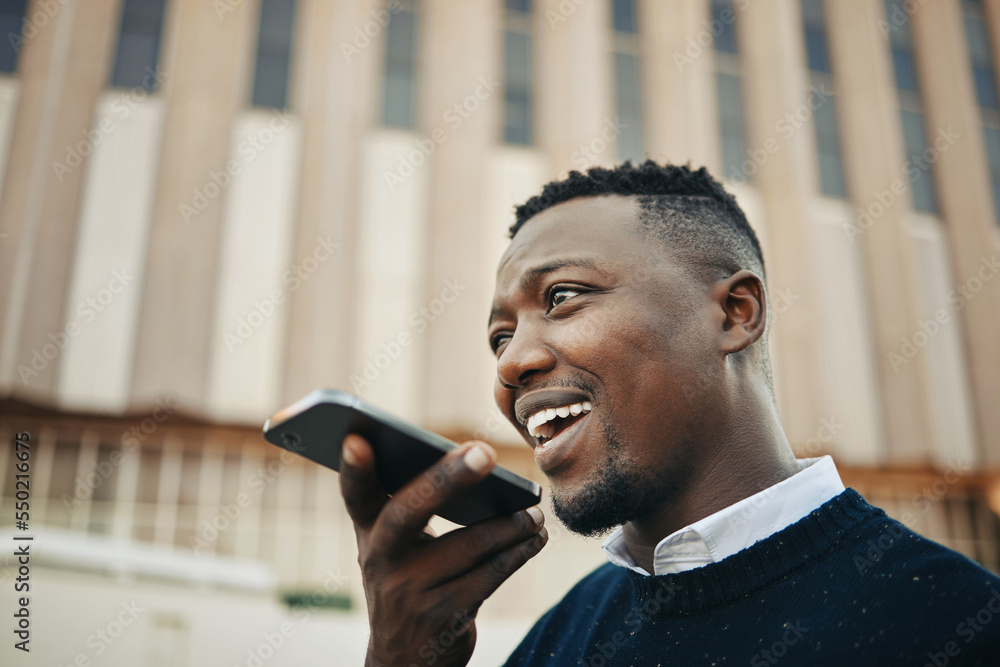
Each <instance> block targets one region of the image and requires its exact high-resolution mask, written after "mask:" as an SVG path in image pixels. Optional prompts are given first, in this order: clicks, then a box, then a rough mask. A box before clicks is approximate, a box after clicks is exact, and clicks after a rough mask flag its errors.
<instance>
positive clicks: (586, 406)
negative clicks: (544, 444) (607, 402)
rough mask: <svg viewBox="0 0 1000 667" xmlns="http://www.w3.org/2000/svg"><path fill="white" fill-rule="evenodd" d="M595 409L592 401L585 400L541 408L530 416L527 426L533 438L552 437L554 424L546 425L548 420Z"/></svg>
mask: <svg viewBox="0 0 1000 667" xmlns="http://www.w3.org/2000/svg"><path fill="white" fill-rule="evenodd" d="M593 409H594V406H593V404H591V402H590V401H584V402H583V403H574V404H573V405H564V406H562V407H558V408H546V409H545V410H539V411H538V412H536V413H535V414H533V415H531V416H530V417H528V421H527V423H526V424H525V426H526V427H527V428H528V433H529V434H531V436H532V437H533V438H546V439H547V438H551V437H552V430H553V428H554V427H553V425H552V424H549V425H548V426H546V423H547V422H550V421H552V420H553V419H555V418H556V417H562V418H564V419H565V418H566V417H569V416H570V415H573V416H574V417H575V416H576V415H579V414H581V413H584V412H590V411H591V410H593Z"/></svg>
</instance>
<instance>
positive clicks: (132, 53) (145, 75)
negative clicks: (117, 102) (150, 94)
mask: <svg viewBox="0 0 1000 667" xmlns="http://www.w3.org/2000/svg"><path fill="white" fill-rule="evenodd" d="M166 4H167V2H166V0H125V3H124V6H123V8H122V24H121V32H120V34H119V36H118V50H117V53H116V54H115V64H114V69H113V73H112V76H111V85H113V86H119V87H122V88H144V89H145V90H149V91H152V90H156V85H157V82H158V80H159V77H158V76H157V75H156V67H157V65H158V64H159V58H160V37H161V33H162V31H163V15H164V11H165V10H166Z"/></svg>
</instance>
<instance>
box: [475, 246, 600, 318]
mask: <svg viewBox="0 0 1000 667" xmlns="http://www.w3.org/2000/svg"><path fill="white" fill-rule="evenodd" d="M567 266H579V267H582V268H585V269H590V270H591V271H596V272H597V273H600V274H601V275H603V276H607V275H608V272H607V271H605V270H604V269H602V268H601V267H600V265H598V263H597V262H595V261H594V260H593V259H591V258H589V257H568V258H566V259H557V260H554V261H551V262H549V263H547V264H540V265H539V266H535V267H532V268H530V269H528V270H527V271H525V272H524V273H522V274H521V278H520V280H518V281H517V282H518V290H520V291H522V292H523V291H525V290H527V289H528V288H529V287H531V285H533V284H534V283H536V282H538V280H539V279H541V278H542V277H543V276H545V275H546V274H548V273H552V272H553V271H558V270H559V269H562V268H565V267H567ZM503 310H504V309H503V308H501V307H499V306H497V307H495V308H493V310H491V311H490V319H489V321H487V323H486V326H487V327H488V326H490V325H491V324H493V320H494V319H496V316H497V315H500V314H501V313H502V312H503Z"/></svg>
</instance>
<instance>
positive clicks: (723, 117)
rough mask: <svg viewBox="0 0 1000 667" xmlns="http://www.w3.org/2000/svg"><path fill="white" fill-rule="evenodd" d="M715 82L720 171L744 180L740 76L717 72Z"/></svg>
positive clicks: (744, 147)
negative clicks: (719, 138)
mask: <svg viewBox="0 0 1000 667" xmlns="http://www.w3.org/2000/svg"><path fill="white" fill-rule="evenodd" d="M715 82H716V94H717V95H718V100H719V126H720V130H721V135H722V170H723V172H722V173H723V174H726V176H727V177H728V178H731V179H733V180H737V181H745V180H747V178H748V176H747V175H744V174H742V173H741V171H740V169H741V164H742V163H743V160H745V159H746V151H747V140H746V135H745V134H744V121H743V88H742V84H741V82H740V77H738V76H733V75H731V74H724V73H722V72H717V73H716V75H715Z"/></svg>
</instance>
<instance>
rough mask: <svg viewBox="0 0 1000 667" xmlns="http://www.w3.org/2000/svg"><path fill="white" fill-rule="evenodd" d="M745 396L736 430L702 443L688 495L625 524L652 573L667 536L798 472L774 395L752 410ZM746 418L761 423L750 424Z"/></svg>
mask: <svg viewBox="0 0 1000 667" xmlns="http://www.w3.org/2000/svg"><path fill="white" fill-rule="evenodd" d="M754 394H755V393H754V392H750V395H754ZM747 396H748V394H743V395H742V397H741V402H742V409H741V410H740V413H741V414H740V415H739V417H738V418H739V422H740V423H739V425H738V428H734V427H733V425H732V424H730V425H729V426H726V427H724V428H722V429H718V430H716V432H715V433H712V434H711V435H710V436H708V437H706V438H705V439H704V440H703V441H702V442H701V443H700V446H701V447H702V448H703V449H702V451H706V452H710V454H709V455H708V456H707V457H706V458H705V460H702V461H699V465H698V469H697V471H696V472H695V474H694V475H693V477H692V478H691V479H689V480H688V484H687V485H686V486H685V490H684V492H683V493H682V494H681V495H680V496H679V497H675V498H670V499H668V500H667V501H665V502H664V503H662V504H661V505H660V506H658V507H656V508H655V509H654V510H653V511H652V512H650V513H649V514H647V515H646V516H644V517H642V518H641V519H636V520H633V521H630V522H628V523H627V524H625V525H624V526H623V532H624V537H625V544H626V545H627V547H628V551H629V553H630V554H631V555H632V558H633V560H635V562H636V564H637V565H639V566H640V567H642V568H643V569H645V570H646V571H647V572H649V573H650V574H653V552H654V550H655V549H656V545H657V544H658V543H659V542H660V540H662V539H663V538H664V537H666V536H668V535H670V534H671V533H674V532H676V531H678V530H680V529H681V528H684V527H685V526H688V525H690V524H692V523H694V522H696V521H699V520H701V519H704V518H705V517H707V516H709V515H711V514H714V513H716V512H718V511H720V510H723V509H725V508H726V507H729V506H730V505H733V504H735V503H737V502H739V501H741V500H743V499H744V498H749V497H750V496H752V495H754V494H755V493H759V492H760V491H763V490H764V489H766V488H768V487H770V486H773V485H775V484H777V483H778V482H781V481H783V480H785V479H788V478H789V477H791V476H792V475H794V474H795V473H797V472H798V471H799V465H798V463H797V462H796V461H795V456H794V455H793V454H792V450H791V447H790V446H789V444H788V440H787V438H786V437H785V434H784V431H783V430H782V428H781V423H780V421H779V420H778V415H777V411H776V409H775V407H774V404H773V402H772V401H771V400H770V396H767V397H766V398H765V397H761V396H759V395H757V399H758V400H756V401H753V403H754V405H753V406H749V405H747V400H746V398H747ZM761 399H764V400H761ZM748 415H754V416H756V417H758V418H759V419H757V420H756V421H755V422H754V423H747V421H746V417H747V416H748ZM720 431H721V432H720Z"/></svg>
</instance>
